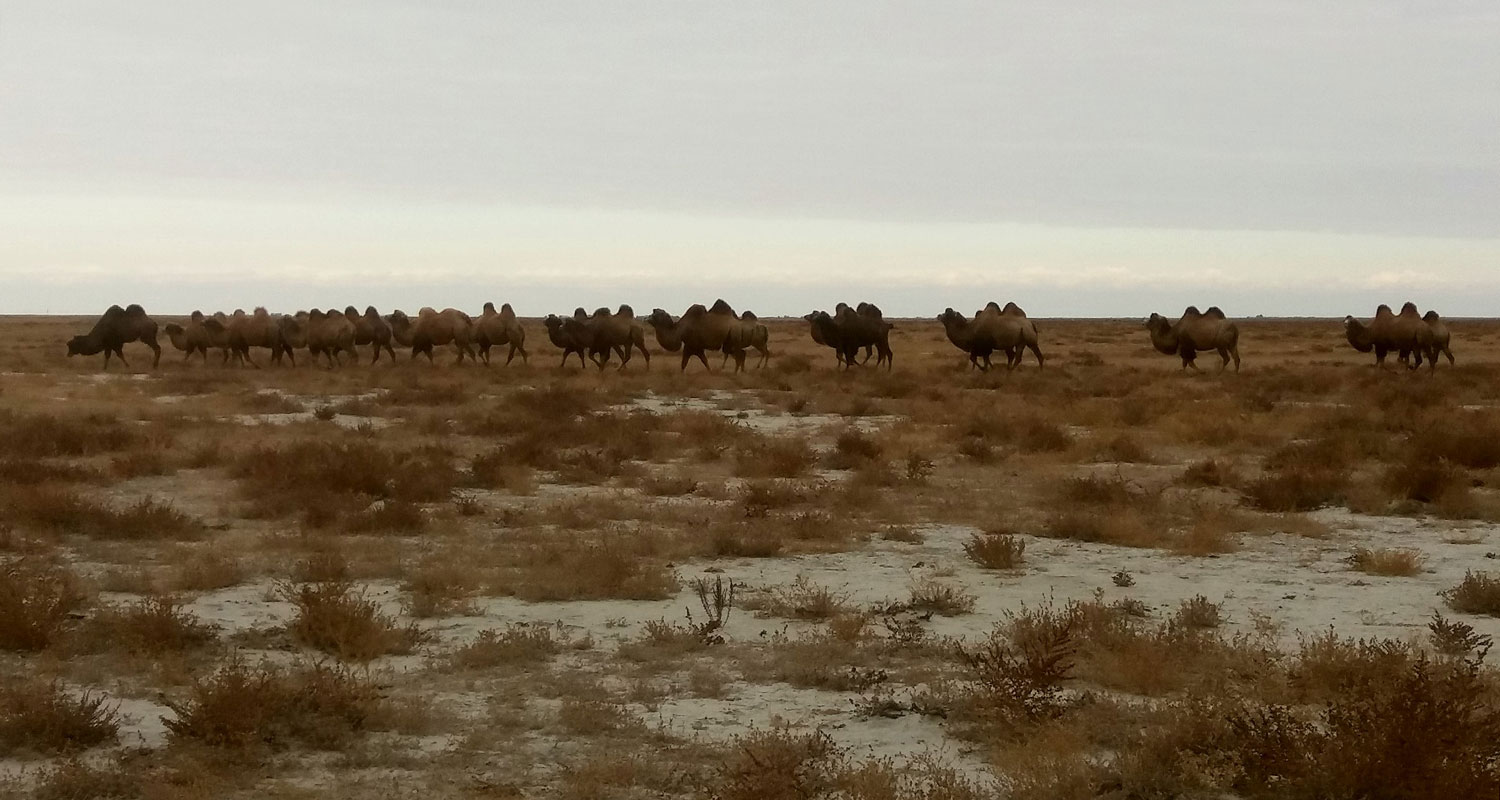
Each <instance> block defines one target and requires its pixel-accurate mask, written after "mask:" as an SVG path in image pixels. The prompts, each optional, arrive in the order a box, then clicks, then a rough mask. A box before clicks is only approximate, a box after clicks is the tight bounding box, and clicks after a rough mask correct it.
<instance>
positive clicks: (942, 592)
mask: <svg viewBox="0 0 1500 800" xmlns="http://www.w3.org/2000/svg"><path fill="white" fill-rule="evenodd" d="M905 607H906V608H908V609H910V610H912V611H917V612H931V613H933V614H937V615H939V616H943V617H956V616H959V615H961V614H968V613H970V612H972V611H973V610H974V595H973V594H971V593H970V592H968V591H966V590H965V589H964V588H963V587H962V586H957V585H955V584H952V583H945V582H943V581H940V580H936V579H933V578H923V579H921V580H918V581H916V582H915V583H913V584H912V585H911V594H910V596H909V597H908V598H907V600H906V603H905Z"/></svg>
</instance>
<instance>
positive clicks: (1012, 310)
mask: <svg viewBox="0 0 1500 800" xmlns="http://www.w3.org/2000/svg"><path fill="white" fill-rule="evenodd" d="M1000 313H1002V314H1006V315H1008V316H1012V317H1024V316H1026V312H1025V311H1022V310H1021V307H1020V306H1018V305H1016V304H1015V303H1006V304H1005V308H1004V309H1003V310H1002V311H1001V312H1000Z"/></svg>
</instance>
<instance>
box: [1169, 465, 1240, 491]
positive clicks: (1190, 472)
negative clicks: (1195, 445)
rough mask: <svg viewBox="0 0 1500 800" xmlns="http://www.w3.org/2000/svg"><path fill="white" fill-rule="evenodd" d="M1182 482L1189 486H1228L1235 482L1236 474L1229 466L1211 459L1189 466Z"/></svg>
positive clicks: (1184, 471) (1184, 472)
mask: <svg viewBox="0 0 1500 800" xmlns="http://www.w3.org/2000/svg"><path fill="white" fill-rule="evenodd" d="M1181 482H1182V483H1183V484H1184V485H1187V486H1228V485H1229V484H1231V483H1233V482H1234V472H1233V470H1232V469H1231V468H1230V467H1229V465H1228V464H1226V463H1224V462H1222V461H1219V460H1217V459H1213V458H1209V459H1205V460H1203V461H1197V462H1194V463H1192V464H1190V465H1188V468H1187V469H1185V470H1183V472H1182V478H1181Z"/></svg>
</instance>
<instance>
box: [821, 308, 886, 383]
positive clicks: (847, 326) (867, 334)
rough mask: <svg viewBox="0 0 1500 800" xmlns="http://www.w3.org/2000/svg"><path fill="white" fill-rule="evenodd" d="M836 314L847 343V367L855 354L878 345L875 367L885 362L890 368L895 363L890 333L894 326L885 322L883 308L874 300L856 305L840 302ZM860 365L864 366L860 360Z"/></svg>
mask: <svg viewBox="0 0 1500 800" xmlns="http://www.w3.org/2000/svg"><path fill="white" fill-rule="evenodd" d="M840 306H841V307H840V308H839V309H838V313H837V315H835V316H834V318H833V321H834V322H835V323H837V325H838V327H839V330H840V332H841V339H842V341H843V342H844V345H845V348H846V349H845V350H844V366H845V368H847V367H849V366H850V365H851V362H852V361H853V355H854V353H855V351H857V350H858V349H859V348H861V347H869V346H870V345H874V346H875V354H876V355H875V366H876V368H879V367H880V364H881V362H884V363H885V368H886V370H887V371H889V370H890V369H891V367H892V366H893V365H894V362H895V359H894V358H892V353H891V341H890V334H891V328H893V327H895V326H894V325H892V324H891V323H889V322H886V321H885V317H884V316H882V315H881V313H880V309H879V308H877V307H876V306H875V305H874V304H873V303H860V304H859V305H858V306H856V307H855V308H849V307H848V306H844V305H843V304H840ZM860 366H864V363H863V362H861V363H860Z"/></svg>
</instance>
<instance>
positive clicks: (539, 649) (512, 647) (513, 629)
mask: <svg viewBox="0 0 1500 800" xmlns="http://www.w3.org/2000/svg"><path fill="white" fill-rule="evenodd" d="M563 646H564V643H563V642H559V641H558V640H557V639H555V638H553V636H552V629H551V628H547V627H544V626H539V625H511V626H509V627H507V628H506V629H505V630H494V629H489V628H487V629H485V630H482V631H480V632H479V636H477V637H476V638H475V639H474V641H472V642H470V643H468V644H466V645H464V646H463V647H460V648H458V649H457V650H455V651H453V653H452V654H451V655H450V656H449V662H450V663H451V664H452V665H453V667H454V668H455V669H470V670H483V669H493V668H495V667H500V666H517V665H535V664H543V663H546V662H547V661H550V660H551V659H552V657H553V656H555V655H557V652H558V651H559V650H560V649H562V647H563Z"/></svg>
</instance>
